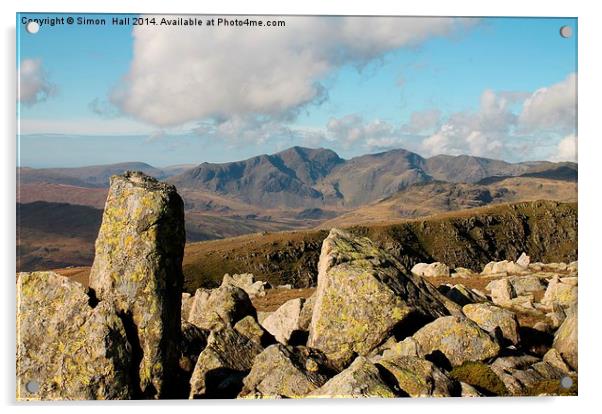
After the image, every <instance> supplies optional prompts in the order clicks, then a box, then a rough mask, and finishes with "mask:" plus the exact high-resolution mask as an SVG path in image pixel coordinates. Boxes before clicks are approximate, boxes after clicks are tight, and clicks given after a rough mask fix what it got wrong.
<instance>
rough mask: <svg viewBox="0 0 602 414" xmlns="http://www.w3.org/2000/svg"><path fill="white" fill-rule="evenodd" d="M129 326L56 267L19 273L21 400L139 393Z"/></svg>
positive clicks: (18, 327) (119, 397) (77, 398)
mask: <svg viewBox="0 0 602 414" xmlns="http://www.w3.org/2000/svg"><path fill="white" fill-rule="evenodd" d="M132 363H133V361H132V355H131V352H130V344H129V343H128V340H127V337H126V331H125V328H124V326H123V323H122V321H121V319H120V318H119V317H118V316H117V314H116V312H115V309H114V308H113V307H112V306H111V305H110V304H109V303H104V302H103V303H99V304H96V303H95V299H94V298H93V297H91V296H89V295H88V293H87V292H86V290H85V288H84V287H83V286H82V285H81V284H79V283H77V282H74V281H71V280H69V279H68V278H66V277H64V276H60V275H58V274H56V273H53V272H33V273H20V274H19V275H18V278H17V372H16V374H17V399H31V400H38V399H39V400H57V399H66V400H88V399H128V398H133V397H134V387H133V384H132V379H133V378H132V377H131V375H130V374H131V373H132V369H131V368H132Z"/></svg>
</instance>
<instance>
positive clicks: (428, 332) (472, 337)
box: [413, 316, 500, 366]
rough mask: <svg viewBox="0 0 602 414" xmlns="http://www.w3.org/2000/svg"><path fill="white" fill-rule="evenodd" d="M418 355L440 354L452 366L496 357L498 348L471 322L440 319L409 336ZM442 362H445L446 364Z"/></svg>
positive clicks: (467, 320)
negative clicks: (411, 336) (413, 341)
mask: <svg viewBox="0 0 602 414" xmlns="http://www.w3.org/2000/svg"><path fill="white" fill-rule="evenodd" d="M413 338H414V340H415V341H416V343H417V345H418V354H419V356H421V357H425V356H428V355H431V354H433V353H436V354H437V356H440V354H443V356H444V357H445V359H446V360H447V361H449V363H450V364H451V365H452V366H457V365H461V364H462V363H464V362H466V361H483V360H486V359H489V358H493V357H495V356H497V354H498V353H499V351H500V347H499V345H498V344H497V343H495V342H494V341H493V339H491V337H490V336H489V335H488V334H487V332H485V331H484V330H483V329H481V328H480V327H479V326H478V325H477V324H476V323H475V322H473V321H471V320H470V319H467V318H462V317H458V316H445V317H441V318H439V319H437V320H435V321H434V322H431V323H429V324H428V325H425V326H424V327H422V328H421V329H420V330H418V332H416V333H415V334H414V335H413ZM447 361H445V362H447Z"/></svg>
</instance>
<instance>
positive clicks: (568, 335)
mask: <svg viewBox="0 0 602 414" xmlns="http://www.w3.org/2000/svg"><path fill="white" fill-rule="evenodd" d="M552 347H553V348H555V349H556V350H557V351H558V352H559V353H560V355H561V356H562V359H563V360H564V361H566V363H567V364H568V365H569V367H571V368H572V369H574V370H575V371H577V368H578V367H577V351H578V348H577V309H576V307H575V308H574V309H571V310H570V311H569V312H568V315H567V317H566V319H565V320H564V322H562V325H560V328H558V330H557V331H556V334H555V335H554V343H553V345H552Z"/></svg>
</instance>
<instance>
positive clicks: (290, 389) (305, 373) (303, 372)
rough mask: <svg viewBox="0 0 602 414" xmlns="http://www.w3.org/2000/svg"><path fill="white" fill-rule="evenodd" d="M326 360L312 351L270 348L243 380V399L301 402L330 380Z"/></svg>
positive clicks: (306, 349)
mask: <svg viewBox="0 0 602 414" xmlns="http://www.w3.org/2000/svg"><path fill="white" fill-rule="evenodd" d="M324 363H325V357H324V356H323V355H322V354H320V353H319V352H316V351H314V350H311V349H309V348H305V347H295V348H293V347H290V346H284V345H282V344H276V345H271V346H269V347H267V348H266V349H265V350H264V351H263V352H262V353H261V354H259V355H258V356H257V357H256V358H255V361H254V363H253V367H252V368H251V372H249V375H247V376H246V377H245V379H244V388H243V389H242V391H241V393H240V394H239V396H240V397H243V398H281V397H286V398H299V397H303V396H305V395H307V394H309V393H310V392H312V391H313V390H315V389H317V388H319V387H320V386H322V385H323V384H324V383H325V382H326V380H327V379H328V377H327V376H326V375H325V373H324V372H323V371H324V369H325V368H324Z"/></svg>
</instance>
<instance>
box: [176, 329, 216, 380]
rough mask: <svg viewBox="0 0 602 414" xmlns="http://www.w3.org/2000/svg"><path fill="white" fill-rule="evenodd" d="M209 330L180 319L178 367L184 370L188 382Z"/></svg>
mask: <svg viewBox="0 0 602 414" xmlns="http://www.w3.org/2000/svg"><path fill="white" fill-rule="evenodd" d="M209 334H210V332H209V331H207V330H205V329H201V328H199V327H198V326H196V325H193V324H191V323H190V322H186V321H182V336H181V338H180V354H181V355H180V369H181V370H182V371H184V372H185V373H186V374H187V375H188V378H187V379H186V381H185V382H188V379H189V378H190V375H192V371H193V370H194V366H195V365H196V361H197V359H198V357H199V354H200V353H201V352H202V351H203V349H205V347H206V346H207V338H208V337H209Z"/></svg>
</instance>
